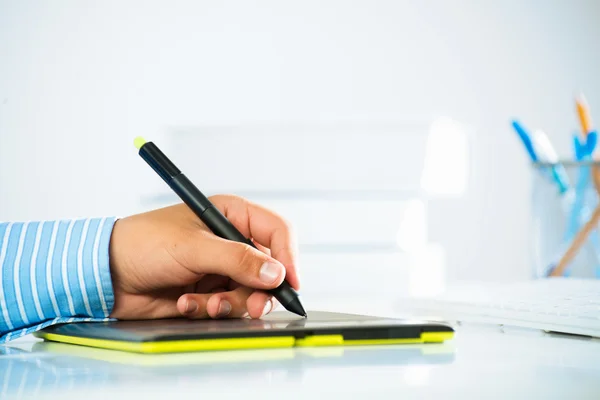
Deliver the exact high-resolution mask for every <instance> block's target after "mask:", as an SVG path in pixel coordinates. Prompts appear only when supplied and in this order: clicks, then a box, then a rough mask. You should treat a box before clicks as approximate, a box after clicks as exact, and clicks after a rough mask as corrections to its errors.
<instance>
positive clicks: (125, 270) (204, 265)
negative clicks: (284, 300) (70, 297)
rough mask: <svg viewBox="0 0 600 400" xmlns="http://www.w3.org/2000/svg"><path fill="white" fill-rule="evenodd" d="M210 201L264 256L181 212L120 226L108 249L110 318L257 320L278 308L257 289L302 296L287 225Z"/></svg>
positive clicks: (231, 202) (181, 208)
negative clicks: (284, 288) (286, 289)
mask: <svg viewBox="0 0 600 400" xmlns="http://www.w3.org/2000/svg"><path fill="white" fill-rule="evenodd" d="M210 200H211V202H212V203H213V204H215V206H216V207H217V208H218V209H219V210H220V211H221V212H222V213H223V214H224V215H225V216H226V217H227V219H229V220H230V221H231V223H232V224H233V225H235V227H236V228H237V229H238V230H239V231H240V232H241V233H242V234H243V235H244V236H246V237H249V238H252V240H253V241H254V243H255V244H256V246H257V247H258V248H259V249H260V250H261V251H259V250H256V249H254V248H252V247H251V246H248V245H247V244H243V243H237V242H232V241H228V240H225V239H221V238H219V237H218V236H216V235H214V234H213V233H212V232H211V231H210V230H209V229H208V228H207V227H206V226H205V225H204V224H203V223H202V221H201V220H200V219H199V218H198V217H197V216H196V215H195V214H194V213H193V212H192V211H191V210H190V209H189V208H188V207H187V206H186V205H184V204H180V205H176V206H171V207H166V208H163V209H159V210H155V211H151V212H147V213H143V214H138V215H133V216H131V217H127V218H124V219H121V220H118V221H117V222H116V224H115V226H114V229H113V233H112V237H111V242H110V264H111V274H112V280H113V291H114V294H115V304H114V308H113V310H112V313H111V315H110V316H111V317H112V318H118V319H154V318H171V317H177V316H185V317H187V318H239V317H244V316H250V317H252V318H259V317H261V316H262V315H264V314H266V313H268V312H270V311H271V310H272V309H273V307H274V302H276V300H274V299H272V298H271V296H269V295H268V294H267V293H265V292H264V291H262V290H257V289H272V288H276V287H277V286H279V285H280V284H281V282H282V281H283V280H284V278H285V279H287V281H288V282H289V284H290V285H291V286H292V287H293V288H294V289H296V290H298V289H299V279H298V273H297V269H296V245H295V241H294V238H293V234H292V230H291V228H290V225H289V224H288V223H287V222H286V221H285V220H283V219H282V218H281V217H279V216H278V215H277V214H275V213H273V212H271V211H269V210H267V209H265V208H263V207H260V206H258V205H256V204H253V203H251V202H249V201H247V200H244V199H242V198H239V197H234V196H214V197H211V198H210Z"/></svg>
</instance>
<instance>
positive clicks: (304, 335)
mask: <svg viewBox="0 0 600 400" xmlns="http://www.w3.org/2000/svg"><path fill="white" fill-rule="evenodd" d="M453 335H454V330H453V328H452V327H451V326H450V325H448V324H446V323H442V322H432V321H419V320H409V319H406V320H404V319H394V318H383V317H372V316H364V315H353V314H339V313H329V312H318V311H312V312H309V313H308V318H302V317H297V316H295V315H293V314H291V313H288V312H284V311H282V312H274V313H272V314H270V315H267V316H265V317H263V318H262V319H246V318H242V319H223V320H186V319H162V320H145V321H115V322H84V323H72V324H62V325H55V326H51V327H48V328H46V329H44V330H42V331H40V332H37V333H35V336H36V337H39V338H43V339H45V340H48V341H55V342H63V343H70V344H77V345H83V346H91V347H99V348H105V349H112V350H122V351H129V352H136V353H177V352H192V351H211V350H234V349H258V348H286V347H288V348H289V347H313V346H352V345H382V344H401V343H440V342H443V341H445V340H448V339H451V338H452V337H453Z"/></svg>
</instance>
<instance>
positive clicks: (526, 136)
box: [512, 120, 538, 162]
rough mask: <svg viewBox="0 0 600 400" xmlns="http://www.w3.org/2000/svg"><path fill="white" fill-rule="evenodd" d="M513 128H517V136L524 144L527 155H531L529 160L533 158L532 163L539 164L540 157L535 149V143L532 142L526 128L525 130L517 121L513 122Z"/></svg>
mask: <svg viewBox="0 0 600 400" xmlns="http://www.w3.org/2000/svg"><path fill="white" fill-rule="evenodd" d="M512 126H513V128H515V131H516V132H517V135H519V138H520V139H521V141H522V142H523V145H524V146H525V150H527V154H529V158H531V161H533V162H537V161H538V156H537V154H536V152H535V149H534V148H533V143H532V141H531V137H530V136H529V134H528V133H527V131H526V130H525V128H523V126H521V124H520V123H519V122H518V121H516V120H513V121H512Z"/></svg>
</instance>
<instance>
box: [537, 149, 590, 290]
mask: <svg viewBox="0 0 600 400" xmlns="http://www.w3.org/2000/svg"><path fill="white" fill-rule="evenodd" d="M532 169H533V188H532V199H531V200H532V203H531V213H532V229H533V232H532V236H531V237H532V238H533V243H532V256H533V278H534V279H537V278H546V277H550V276H567V277H573V278H588V279H590V278H591V279H598V278H600V224H599V223H598V222H599V221H600V211H599V212H596V209H597V207H599V202H598V198H599V197H598V190H597V189H596V185H595V184H594V174H597V175H598V176H599V177H600V163H598V162H593V163H592V162H585V161H582V162H574V161H559V162H556V163H541V162H540V163H534V164H533V166H532ZM597 185H598V188H599V189H600V179H598V184H597ZM599 210H600V209H599Z"/></svg>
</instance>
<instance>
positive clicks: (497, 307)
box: [396, 278, 600, 337]
mask: <svg viewBox="0 0 600 400" xmlns="http://www.w3.org/2000/svg"><path fill="white" fill-rule="evenodd" d="M407 307H409V308H411V309H414V310H419V312H423V311H427V312H428V313H433V314H435V315H436V316H439V317H441V318H447V319H452V320H456V321H465V322H469V321H470V322H484V323H494V324H501V325H510V326H519V327H527V328H535V329H541V330H544V331H552V332H561V333H569V334H576V335H585V336H593V337H600V280H584V279H573V278H549V279H542V280H534V281H527V282H521V283H512V284H505V285H486V284H480V285H476V284H469V285H463V286H461V287H454V288H451V289H450V290H448V291H447V292H446V293H445V294H443V295H440V296H437V297H433V298H428V299H420V300H415V299H402V300H401V301H399V302H398V303H397V304H396V310H398V311H401V310H406V309H407Z"/></svg>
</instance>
